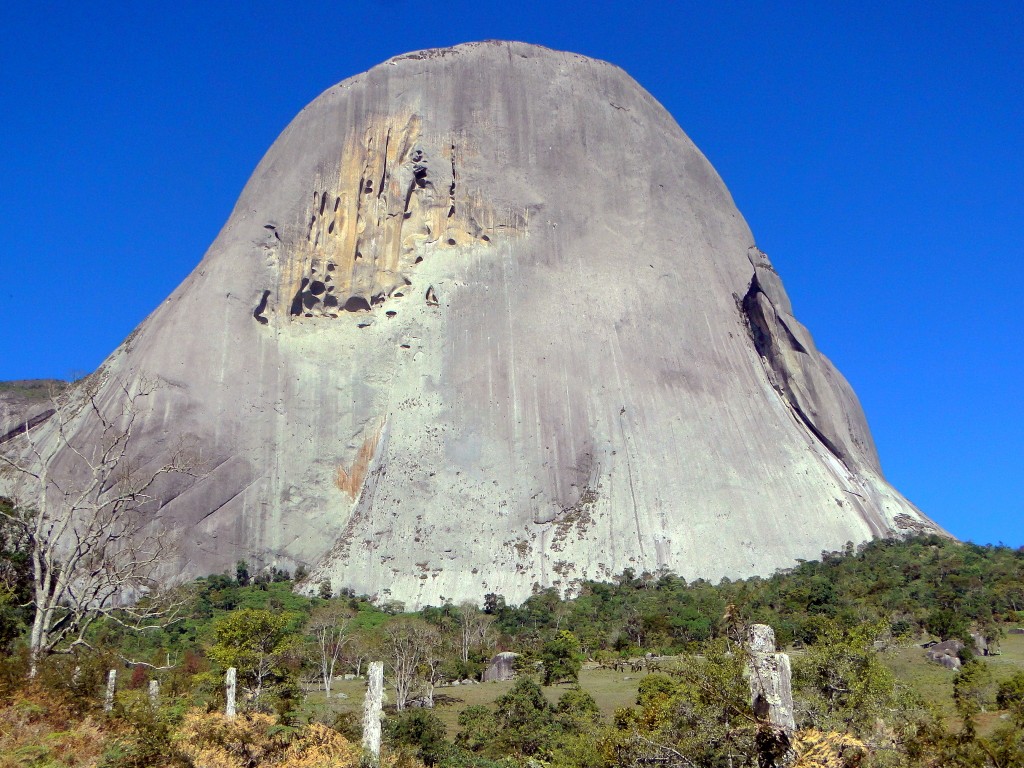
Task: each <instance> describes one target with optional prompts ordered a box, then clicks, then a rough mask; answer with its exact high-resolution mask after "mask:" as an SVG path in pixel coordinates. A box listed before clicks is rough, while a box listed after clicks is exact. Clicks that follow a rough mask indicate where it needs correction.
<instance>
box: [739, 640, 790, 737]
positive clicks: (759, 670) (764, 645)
mask: <svg viewBox="0 0 1024 768" xmlns="http://www.w3.org/2000/svg"><path fill="white" fill-rule="evenodd" d="M747 650H748V651H749V653H750V662H749V665H750V705H751V707H753V709H754V714H756V715H757V716H758V717H760V718H762V719H764V720H767V721H768V722H770V723H771V724H772V725H776V726H778V727H780V728H783V729H784V730H786V732H787V733H790V734H791V733H793V731H794V730H796V722H795V721H794V719H793V687H792V677H793V675H792V672H791V670H790V666H789V656H787V655H786V654H785V653H776V652H775V631H774V630H773V629H772V628H771V627H769V626H768V625H767V624H752V625H751V626H750V629H749V630H748V634H747Z"/></svg>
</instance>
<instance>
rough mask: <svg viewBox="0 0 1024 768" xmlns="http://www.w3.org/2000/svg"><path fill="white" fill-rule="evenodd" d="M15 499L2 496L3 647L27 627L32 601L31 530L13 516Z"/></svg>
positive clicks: (0, 586)
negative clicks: (27, 529) (14, 519)
mask: <svg viewBox="0 0 1024 768" xmlns="http://www.w3.org/2000/svg"><path fill="white" fill-rule="evenodd" d="M13 514H15V508H14V502H12V501H11V500H10V499H7V498H4V497H2V496H0V651H3V650H5V649H6V648H7V647H8V646H9V645H10V644H11V642H12V641H13V640H15V639H16V638H17V637H18V635H19V634H20V633H21V632H22V631H23V629H24V627H25V626H26V624H27V621H28V618H29V614H27V613H26V610H25V609H26V607H27V606H28V605H30V604H31V602H32V563H31V560H30V557H29V553H30V547H29V538H28V534H27V533H26V531H25V528H24V527H23V526H21V525H13V524H12V523H11V522H10V520H9V518H10V516H11V515H13Z"/></svg>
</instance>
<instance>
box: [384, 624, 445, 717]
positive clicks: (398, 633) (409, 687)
mask: <svg viewBox="0 0 1024 768" xmlns="http://www.w3.org/2000/svg"><path fill="white" fill-rule="evenodd" d="M382 642H383V646H384V652H385V653H386V654H387V662H386V663H387V667H388V669H389V670H390V672H391V681H392V684H393V685H394V686H395V709H397V710H398V711H399V712H402V711H404V710H405V708H406V707H407V706H408V705H409V702H410V701H411V700H412V699H413V692H414V691H415V689H416V684H417V682H419V681H420V680H421V679H422V677H421V675H422V673H423V665H424V664H426V662H427V661H428V659H429V658H431V656H432V655H433V654H434V653H435V651H436V647H437V644H438V634H437V630H436V628H434V627H433V626H431V625H430V624H428V623H427V622H425V621H423V619H419V618H411V617H404V616H403V617H400V618H397V619H395V620H393V621H389V622H388V623H387V624H385V625H384V628H383V631H382ZM431 690H432V686H431Z"/></svg>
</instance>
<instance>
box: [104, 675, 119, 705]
mask: <svg viewBox="0 0 1024 768" xmlns="http://www.w3.org/2000/svg"><path fill="white" fill-rule="evenodd" d="M116 689H117V670H116V669H112V670H110V672H108V673H107V695H106V696H104V697H103V711H104V712H109V711H110V710H112V709H113V708H114V691H115V690H116Z"/></svg>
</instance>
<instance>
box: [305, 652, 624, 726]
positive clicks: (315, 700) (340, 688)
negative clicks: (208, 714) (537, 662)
mask: <svg viewBox="0 0 1024 768" xmlns="http://www.w3.org/2000/svg"><path fill="white" fill-rule="evenodd" d="M642 674H643V673H623V672H612V671H611V670H606V669H584V670H582V671H581V672H580V687H581V688H583V689H584V690H585V691H587V692H588V693H589V694H590V695H591V696H593V697H594V700H595V701H596V702H597V705H598V706H599V707H600V708H601V713H602V714H603V715H604V716H605V717H606V718H608V719H610V718H611V716H612V714H613V713H614V712H615V710H616V709H618V708H619V707H628V706H632V705H633V704H635V703H636V692H637V686H638V685H639V683H640V677H642ZM511 687H512V683H511V682H495V683H480V684H478V685H458V686H451V687H444V688H437V689H436V690H435V692H434V704H435V706H434V712H435V713H436V714H437V716H438V717H440V718H441V720H442V722H444V724H445V727H446V728H447V729H448V735H449V737H451V736H454V735H455V733H456V732H457V731H458V718H459V713H460V712H461V711H462V710H463V709H465V708H466V707H470V706H473V705H474V704H491V703H492V702H493V701H494V700H495V699H497V698H498V697H499V696H501V695H502V694H503V693H505V692H506V691H508V690H509V688H511ZM567 687H568V686H564V685H555V686H551V687H547V688H544V695H545V696H546V697H547V699H548V700H549V701H551V703H555V702H557V701H558V699H559V697H560V696H561V695H562V693H563V692H564V691H565V690H566V688H567ZM365 688H366V682H365V681H364V680H342V681H338V682H336V683H335V684H334V688H333V690H332V697H331V699H330V701H329V703H328V702H327V701H325V699H324V695H323V693H322V692H321V691H311V692H310V693H309V696H308V699H307V704H308V705H309V706H312V707H321V706H324V705H325V704H326V705H327V706H328V707H329V708H330V709H331V710H333V711H335V712H344V711H356V712H361V711H362V707H363V695H364V693H365ZM339 693H340V694H342V695H343V696H344V698H340V697H338V698H336V697H335V694H339ZM385 695H387V692H385ZM386 704H387V702H386V701H385V706H386Z"/></svg>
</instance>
